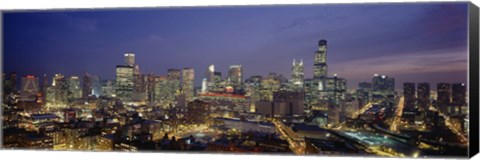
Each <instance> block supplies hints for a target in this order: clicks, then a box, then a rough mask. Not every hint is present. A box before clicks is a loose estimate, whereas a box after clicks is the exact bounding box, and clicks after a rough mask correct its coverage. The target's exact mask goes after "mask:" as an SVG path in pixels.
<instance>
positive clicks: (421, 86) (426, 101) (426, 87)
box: [417, 82, 430, 111]
mask: <svg viewBox="0 0 480 160" xmlns="http://www.w3.org/2000/svg"><path fill="white" fill-rule="evenodd" d="M417 106H418V109H419V110H423V111H427V110H428V108H429V107H430V83H427V82H422V83H418V84H417Z"/></svg>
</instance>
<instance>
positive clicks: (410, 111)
mask: <svg viewBox="0 0 480 160" xmlns="http://www.w3.org/2000/svg"><path fill="white" fill-rule="evenodd" d="M403 96H404V97H405V98H404V107H403V111H402V112H403V114H402V117H403V118H404V119H406V120H407V122H409V124H413V123H414V122H415V115H416V113H417V112H416V105H415V102H416V101H415V83H411V82H406V83H403Z"/></svg>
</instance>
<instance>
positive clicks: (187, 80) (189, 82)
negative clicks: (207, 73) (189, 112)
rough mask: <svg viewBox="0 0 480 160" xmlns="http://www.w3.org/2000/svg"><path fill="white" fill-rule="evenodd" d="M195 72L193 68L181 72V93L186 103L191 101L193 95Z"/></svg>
mask: <svg viewBox="0 0 480 160" xmlns="http://www.w3.org/2000/svg"><path fill="white" fill-rule="evenodd" d="M194 82H195V71H194V70H193V68H184V69H183V70H182V92H183V94H184V95H185V98H186V100H187V101H191V100H192V99H193V95H194Z"/></svg>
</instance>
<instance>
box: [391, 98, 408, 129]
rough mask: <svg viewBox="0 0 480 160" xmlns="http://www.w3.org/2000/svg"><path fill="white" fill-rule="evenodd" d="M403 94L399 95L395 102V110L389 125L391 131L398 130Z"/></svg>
mask: <svg viewBox="0 0 480 160" xmlns="http://www.w3.org/2000/svg"><path fill="white" fill-rule="evenodd" d="M404 99H405V97H404V96H400V100H399V101H398V103H397V109H396V110H395V117H394V119H393V122H392V124H391V125H390V130H391V131H395V132H396V131H398V127H397V126H398V123H400V122H401V119H402V114H403V106H404Z"/></svg>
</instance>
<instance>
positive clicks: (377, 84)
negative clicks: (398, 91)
mask: <svg viewBox="0 0 480 160" xmlns="http://www.w3.org/2000/svg"><path fill="white" fill-rule="evenodd" d="M394 96H395V79H394V78H392V77H388V76H386V75H378V74H375V75H374V76H373V79H372V101H374V102H379V101H381V100H385V99H387V98H388V99H389V101H393V97H394Z"/></svg>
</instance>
